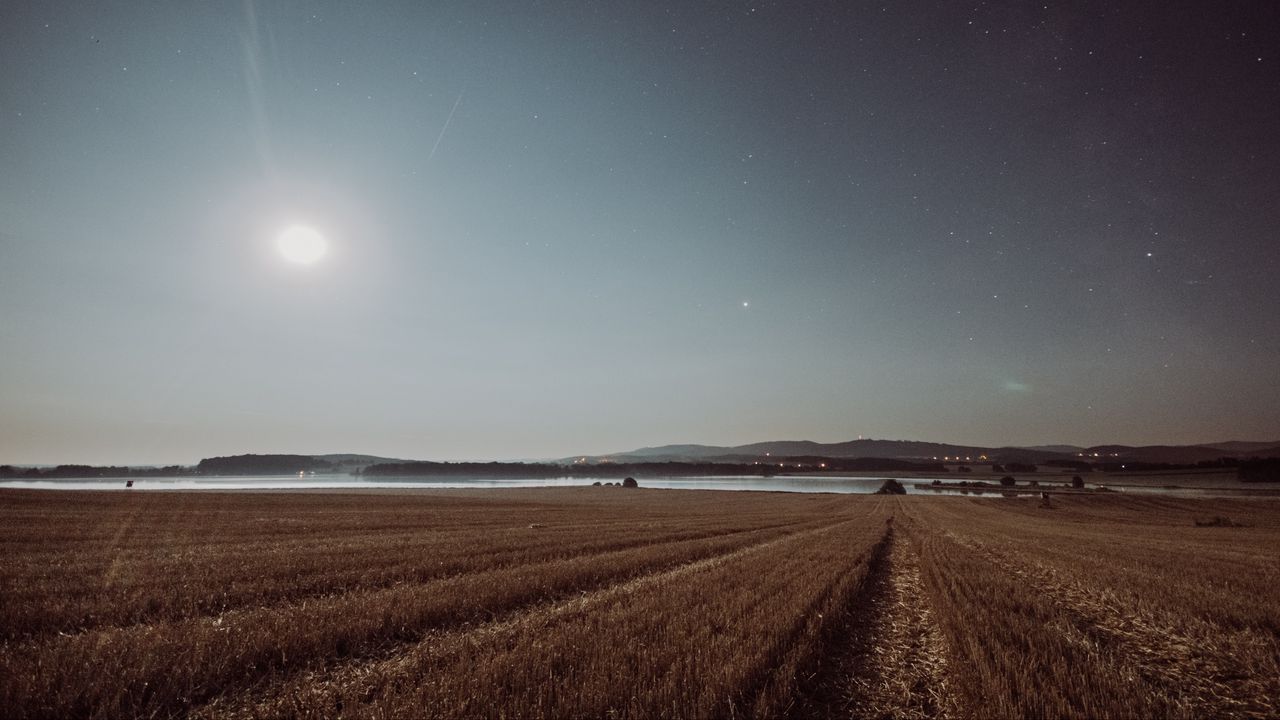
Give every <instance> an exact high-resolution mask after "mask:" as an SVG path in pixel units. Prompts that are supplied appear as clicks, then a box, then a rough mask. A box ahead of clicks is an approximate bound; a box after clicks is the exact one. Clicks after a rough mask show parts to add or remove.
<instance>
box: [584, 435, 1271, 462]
mask: <svg viewBox="0 0 1280 720" xmlns="http://www.w3.org/2000/svg"><path fill="white" fill-rule="evenodd" d="M984 456H985V458H986V459H987V460H990V461H992V462H1030V463H1044V462H1049V461H1053V460H1080V459H1088V460H1093V461H1096V460H1102V459H1107V460H1112V461H1121V462H1123V461H1126V460H1127V461H1131V462H1142V463H1171V464H1195V463H1199V462H1211V461H1214V460H1218V459H1220V458H1224V457H1227V458H1247V457H1272V456H1280V442H1275V441H1268V442H1241V441H1229V442H1223V443H1217V444H1214V445H1146V446H1130V445H1096V446H1092V447H1078V446H1074V445H1042V446H1036V447H980V446H973V445H951V444H947V443H932V442H923V441H915V440H849V441H845V442H836V443H820V442H813V441H811V440H779V441H771V442H758V443H751V444H748V445H734V446H724V445H691V444H681V445H661V446H657V447H644V448H639V449H637V450H630V451H626V452H620V453H612V454H609V455H596V456H592V455H586V456H582V455H580V456H576V457H574V458H567V459H566V460H565V462H572V461H575V460H576V461H578V462H581V461H582V460H583V458H585V459H586V461H587V462H636V461H651V462H652V461H657V462H663V461H686V462H687V461H701V462H743V461H752V460H759V459H760V458H762V457H775V458H777V457H828V458H886V459H888V458H892V459H902V460H935V459H936V460H944V459H953V460H954V459H960V460H964V461H968V462H979V458H982V457H984Z"/></svg>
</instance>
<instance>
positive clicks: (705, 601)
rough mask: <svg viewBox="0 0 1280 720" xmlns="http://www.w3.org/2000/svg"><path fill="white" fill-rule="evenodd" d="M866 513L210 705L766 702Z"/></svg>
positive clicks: (852, 561)
mask: <svg viewBox="0 0 1280 720" xmlns="http://www.w3.org/2000/svg"><path fill="white" fill-rule="evenodd" d="M868 509H872V510H873V512H872V513H871V514H868V515H866V516H863V517H861V518H858V519H854V520H848V521H845V522H842V523H839V524H837V525H835V526H831V527H826V528H820V529H816V530H810V531H807V532H804V533H798V534H795V535H790V536H787V537H784V538H780V539H777V540H774V541H772V542H768V543H763V544H759V545H755V546H751V547H749V548H745V549H742V550H739V551H737V552H735V553H731V554H728V555H724V556H720V557H716V558H713V559H709V560H708V561H704V562H699V563H695V564H692V565H687V566H683V567H680V568H677V569H674V570H672V571H668V572H665V573H659V574H656V575H651V576H647V577H644V578H641V579H639V580H638V581H635V582H631V583H627V584H623V585H618V586H614V587H610V588H607V589H604V590H601V591H599V592H597V593H594V594H591V595H588V596H585V597H583V598H579V599H575V600H572V601H569V602H565V603H561V604H557V605H554V606H550V607H546V608H541V609H539V610H538V611H535V612H530V613H528V614H526V615H523V616H520V617H518V618H514V619H513V620H511V621H509V622H502V623H493V624H487V625H482V626H479V627H471V628H463V629H460V630H457V631H455V632H451V633H444V634H439V635H433V636H430V637H428V638H426V639H424V640H423V641H422V642H420V643H418V644H416V645H413V646H410V647H407V648H405V649H403V650H402V651H401V652H399V653H396V654H395V655H393V656H390V657H388V658H385V659H383V660H381V661H379V662H374V663H357V664H350V665H346V666H337V667H335V668H334V669H333V670H332V671H330V672H327V673H312V674H308V673H301V674H296V675H293V676H290V677H287V678H284V679H282V681H280V682H278V683H275V684H273V685H272V686H271V687H270V688H268V689H267V690H266V691H262V692H258V693H254V694H252V695H249V696H246V697H243V698H235V697H227V698H223V699H221V700H220V701H219V702H216V703H214V704H212V705H211V706H209V707H207V708H205V709H204V711H203V713H204V714H207V715H209V716H211V717H235V716H244V717H327V716H331V715H334V714H337V713H341V714H342V715H343V716H344V717H474V716H492V715H495V714H500V715H502V716H506V717H603V716H616V717H681V718H683V717H736V716H759V717H773V716H777V715H778V714H780V713H783V712H785V711H786V710H787V708H788V707H789V706H790V704H791V702H792V699H793V697H794V695H795V692H796V690H797V684H798V682H800V681H801V680H802V679H803V678H804V677H806V676H807V675H809V674H811V673H812V668H813V666H814V664H815V663H816V662H818V661H819V660H820V659H821V657H822V655H823V653H824V652H825V647H824V642H823V640H824V637H825V631H826V630H827V626H828V624H829V622H830V621H831V619H832V618H834V617H836V616H838V615H839V614H840V613H842V612H843V611H844V610H845V609H846V608H847V607H848V606H849V604H850V603H851V602H852V601H853V599H854V597H855V595H856V594H857V592H858V591H859V589H860V588H861V587H862V583H863V581H864V579H865V578H866V575H867V572H868V569H869V567H870V561H871V559H872V557H873V556H874V555H875V554H876V553H877V552H878V549H879V548H881V547H882V543H883V541H884V539H885V533H886V527H887V526H886V525H885V516H884V513H883V510H882V508H881V507H880V506H879V505H876V506H874V508H868Z"/></svg>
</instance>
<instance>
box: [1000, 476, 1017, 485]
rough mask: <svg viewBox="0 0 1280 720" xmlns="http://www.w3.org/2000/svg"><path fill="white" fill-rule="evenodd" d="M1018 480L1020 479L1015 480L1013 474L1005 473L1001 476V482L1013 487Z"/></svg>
mask: <svg viewBox="0 0 1280 720" xmlns="http://www.w3.org/2000/svg"><path fill="white" fill-rule="evenodd" d="M1016 482H1018V481H1017V480H1014V479H1013V476H1012V475H1005V476H1004V477H1002V478H1000V484H1001V485H1003V486H1005V487H1013V486H1014V483H1016Z"/></svg>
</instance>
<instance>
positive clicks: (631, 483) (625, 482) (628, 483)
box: [622, 477, 640, 488]
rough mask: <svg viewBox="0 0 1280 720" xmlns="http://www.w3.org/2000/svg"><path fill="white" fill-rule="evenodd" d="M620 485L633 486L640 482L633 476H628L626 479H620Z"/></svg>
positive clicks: (638, 485)
mask: <svg viewBox="0 0 1280 720" xmlns="http://www.w3.org/2000/svg"><path fill="white" fill-rule="evenodd" d="M622 487H628V488H634V487H640V484H639V483H637V482H636V479H635V478H633V477H629V478H627V479H626V480H623V481H622Z"/></svg>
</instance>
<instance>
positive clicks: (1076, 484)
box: [1071, 475, 1084, 490]
mask: <svg viewBox="0 0 1280 720" xmlns="http://www.w3.org/2000/svg"><path fill="white" fill-rule="evenodd" d="M1071 487H1073V488H1075V489H1077V490H1081V489H1083V488H1084V478H1082V477H1080V476H1079V475H1073V476H1071Z"/></svg>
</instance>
